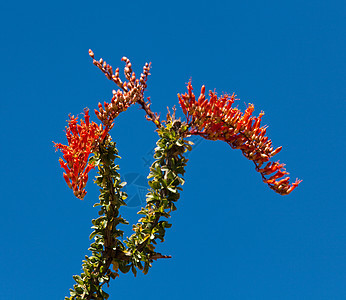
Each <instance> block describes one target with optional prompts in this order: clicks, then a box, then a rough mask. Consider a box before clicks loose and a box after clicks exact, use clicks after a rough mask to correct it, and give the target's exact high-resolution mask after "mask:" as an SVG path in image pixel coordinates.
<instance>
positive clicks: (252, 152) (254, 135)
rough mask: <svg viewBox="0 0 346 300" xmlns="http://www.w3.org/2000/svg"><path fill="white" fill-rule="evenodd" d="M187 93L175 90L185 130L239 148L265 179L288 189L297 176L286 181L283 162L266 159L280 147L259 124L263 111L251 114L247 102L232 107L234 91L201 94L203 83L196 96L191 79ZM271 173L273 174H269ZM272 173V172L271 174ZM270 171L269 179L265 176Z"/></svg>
mask: <svg viewBox="0 0 346 300" xmlns="http://www.w3.org/2000/svg"><path fill="white" fill-rule="evenodd" d="M187 90H188V93H185V94H184V95H180V94H178V98H179V103H180V106H181V108H182V110H183V112H184V114H185V116H186V118H187V123H188V125H189V133H190V134H193V135H200V136H202V137H203V138H205V139H209V140H221V141H225V142H226V143H228V144H229V145H230V146H231V147H232V148H233V149H240V150H241V151H242V153H243V155H244V156H245V157H246V158H248V159H249V160H252V161H253V162H254V164H255V166H256V171H258V172H259V173H260V174H261V176H262V179H263V181H264V182H265V183H267V184H268V185H269V187H270V188H271V189H273V190H274V191H275V192H277V193H279V194H281V195H288V194H289V193H290V192H292V191H293V190H294V189H295V188H296V187H297V186H298V184H299V183H300V182H301V180H298V179H297V180H296V181H295V182H294V183H292V184H290V183H289V177H286V178H284V179H281V180H280V178H281V177H283V176H285V175H288V174H289V173H288V172H286V170H285V168H284V164H280V163H279V162H269V160H270V159H271V158H272V157H273V156H274V155H276V154H277V153H279V152H280V151H281V149H282V147H278V148H276V149H274V148H273V146H272V141H271V140H270V139H268V137H267V136H265V134H266V129H267V127H266V126H262V127H261V120H262V116H263V115H264V113H263V112H261V113H260V114H259V116H257V117H256V116H253V115H252V114H253V111H254V106H253V104H249V106H248V107H247V108H246V110H245V112H244V113H243V112H241V111H240V110H239V109H238V108H235V107H232V104H233V103H234V101H235V100H236V99H235V95H234V94H233V95H227V94H225V95H222V96H221V97H217V95H216V93H214V92H212V91H209V97H210V98H209V99H206V97H205V86H204V85H203V86H202V89H201V93H200V96H199V97H198V99H197V100H196V97H195V95H194V93H193V92H192V90H193V88H192V85H191V82H189V83H188V85H187ZM273 173H275V174H273ZM272 174H273V175H272ZM266 175H271V176H270V178H269V179H267V178H266V177H265V176H266Z"/></svg>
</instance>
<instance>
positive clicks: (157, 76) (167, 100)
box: [0, 0, 346, 300]
mask: <svg viewBox="0 0 346 300" xmlns="http://www.w3.org/2000/svg"><path fill="white" fill-rule="evenodd" d="M345 20H346V4H345V2H344V1H341V0H340V1H338V0H336V1H319V0H314V1H307V0H303V1H302V0H300V1H297V0H293V1H273V0H272V1H250V0H249V1H226V0H224V1H201V0H199V1H180V0H178V1H174V2H165V1H102V2H100V3H97V2H96V1H65V0H63V1H54V2H51V1H12V2H11V1H8V2H7V3H5V2H4V3H2V4H1V9H0V26H1V32H0V38H1V47H0V54H1V67H0V80H1V89H0V98H1V101H0V114H1V118H0V126H1V128H2V130H1V133H0V138H1V148H0V155H1V158H2V172H1V174H0V180H1V181H0V182H1V190H0V198H1V205H2V210H1V224H2V237H1V242H0V246H1V247H0V249H1V250H0V253H1V257H2V262H1V273H0V290H1V294H0V295H1V296H0V297H1V299H10V300H11V299H20V300H26V299H36V300H40V299H44V300H47V299H49V300H54V299H63V298H64V296H66V295H68V290H69V288H70V287H71V286H72V285H73V279H72V275H73V274H79V273H80V271H81V261H82V259H83V258H84V255H85V254H88V251H87V248H88V246H89V244H90V241H89V240H88V236H89V234H90V233H91V229H90V227H91V219H92V218H96V217H97V209H96V208H93V207H92V205H93V203H95V201H96V199H97V196H98V191H97V188H96V187H95V186H94V185H93V184H92V182H89V184H88V186H87V188H88V195H87V196H86V198H85V200H84V201H80V200H78V199H76V198H74V196H73V194H72V192H71V190H70V189H68V187H67V186H66V184H65V182H64V180H63V178H62V170H61V169H60V167H59V164H58V157H59V154H58V153H55V152H54V149H53V143H52V141H53V140H54V141H56V142H65V141H66V140H65V136H64V131H63V130H64V127H65V125H66V119H67V118H68V114H69V113H71V114H74V115H76V114H79V113H81V112H82V111H83V109H84V108H85V107H89V108H90V109H91V110H93V109H94V108H96V106H97V103H98V102H99V101H105V100H106V101H108V100H109V99H110V97H111V91H112V89H113V88H114V85H113V84H112V83H111V82H109V81H107V80H106V78H105V77H104V76H103V74H102V73H101V72H100V71H99V70H98V69H97V68H96V67H95V66H93V65H92V63H91V60H90V58H89V56H88V49H89V48H91V49H93V50H94V52H95V55H96V56H97V57H103V58H104V59H106V60H107V62H109V63H111V65H113V67H116V66H119V67H123V63H122V62H121V61H120V59H121V57H122V56H124V55H126V56H127V57H129V58H130V59H131V61H132V64H133V67H134V70H135V71H137V73H138V72H140V71H141V69H142V66H143V64H144V63H145V62H149V61H151V62H152V66H153V67H152V72H151V73H152V76H150V78H149V81H148V85H149V87H148V90H147V94H146V95H147V96H150V97H151V99H152V103H153V104H152V109H153V110H154V111H157V112H162V114H164V115H165V113H166V107H167V106H170V107H172V106H173V105H177V104H178V100H177V97H176V94H177V93H184V92H185V90H186V85H185V83H186V82H187V81H188V80H189V79H190V78H192V83H193V85H194V87H195V89H196V90H199V88H200V86H201V85H202V84H205V85H206V88H207V90H208V89H212V90H214V89H216V91H217V92H219V93H221V92H228V93H232V92H235V93H236V94H237V95H238V98H240V101H239V107H240V108H242V109H243V108H244V103H249V102H250V103H254V104H255V109H256V111H255V112H257V113H259V112H260V111H261V110H264V111H265V113H266V115H265V116H264V123H265V124H267V125H269V129H268V130H267V133H268V135H269V137H270V138H271V139H272V140H273V144H274V145H275V146H280V145H281V146H283V150H282V151H281V153H280V154H279V155H278V156H277V158H278V159H280V161H281V162H284V163H286V166H287V170H288V171H289V172H290V173H291V176H292V177H293V179H295V178H296V177H299V178H301V179H303V180H304V181H303V183H302V184H301V185H300V186H299V187H298V188H297V189H296V190H295V191H294V192H293V193H292V194H291V195H289V196H286V197H282V196H279V195H277V194H275V193H274V192H273V191H272V190H270V189H269V188H268V187H267V186H266V185H265V184H263V183H262V182H261V178H260V176H259V174H257V173H256V172H255V171H254V168H253V164H252V163H251V162H250V161H248V160H246V159H245V158H244V157H243V156H242V155H241V153H240V151H236V150H232V149H231V148H230V147H228V146H227V145H226V144H223V143H221V142H211V141H203V142H201V143H200V144H199V145H198V146H197V147H195V149H194V150H193V151H192V152H191V153H190V155H189V159H190V161H189V164H188V167H187V172H186V176H185V179H186V183H185V186H184V191H183V192H182V195H181V199H180V201H179V202H178V204H177V206H178V210H177V211H176V212H175V213H174V216H173V218H172V220H171V221H172V222H173V227H172V228H171V229H170V230H169V232H168V234H167V239H166V242H165V243H164V244H162V245H160V250H161V251H162V253H164V254H170V255H172V259H170V260H161V261H158V262H156V263H154V266H153V268H152V269H151V270H150V272H149V274H148V275H146V276H144V275H139V276H138V277H137V278H134V277H133V276H132V275H131V274H126V275H121V276H120V278H118V279H116V280H114V281H112V282H111V287H110V288H109V293H110V295H111V297H110V299H118V298H119V299H120V297H121V298H124V299H142V300H147V299H153V298H158V297H160V298H164V299H266V300H267V299H314V300H317V299H346V284H345V282H346V254H345V253H346V252H345V248H346V235H345V229H346V228H345V226H346V218H345V212H346V197H345V187H346V180H345V167H346V163H345V147H346V138H345V129H346V126H345V125H346V124H345V113H346V109H345V108H346V104H345V100H346V89H345V86H346V81H345V69H346V68H345V67H346V59H345V50H346V49H345V48H346V47H345V46H346V43H345V27H346V21H345ZM94 120H95V121H96V118H94ZM154 129H155V128H154V126H153V124H151V123H149V122H147V121H146V120H145V119H144V113H143V111H141V110H140V109H139V108H138V107H132V108H131V109H129V111H128V112H126V113H125V114H122V115H121V116H120V117H119V118H118V119H117V124H116V126H115V128H114V129H113V131H112V133H111V134H112V136H113V137H114V139H115V140H116V141H117V144H118V149H119V151H120V155H121V156H122V157H123V159H122V160H121V161H119V164H120V167H121V173H122V174H123V175H125V177H126V176H127V177H128V178H130V180H129V181H131V178H132V177H131V175H129V174H130V173H134V174H137V175H138V178H139V179H138V181H132V182H133V183H132V184H130V185H129V187H128V192H129V196H130V197H131V199H133V200H134V202H133V203H135V200H137V201H139V202H140V201H141V198H140V197H139V196H138V195H139V194H136V193H140V191H141V186H142V183H141V178H143V176H144V177H146V175H147V172H148V170H147V167H146V166H145V163H144V160H143V158H145V159H149V160H150V159H152V158H151V156H150V154H149V157H148V152H150V151H151V150H152V148H153V146H154V143H155V141H156V133H154ZM93 174H95V173H93ZM91 177H92V176H91ZM136 182H137V184H138V185H135V184H134V183H136ZM136 195H137V199H136ZM133 206H136V204H133V205H132V207H129V208H124V210H123V215H124V216H125V217H126V218H128V219H129V220H130V221H131V222H133V221H135V220H136V219H137V216H136V212H137V209H138V207H133ZM118 294H119V295H118ZM152 295H154V296H153V298H152Z"/></svg>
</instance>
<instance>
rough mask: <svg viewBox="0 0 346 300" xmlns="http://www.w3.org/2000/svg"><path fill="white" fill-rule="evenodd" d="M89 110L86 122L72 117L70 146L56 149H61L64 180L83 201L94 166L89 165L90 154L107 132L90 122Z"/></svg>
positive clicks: (86, 112) (69, 121) (69, 131)
mask: <svg viewBox="0 0 346 300" xmlns="http://www.w3.org/2000/svg"><path fill="white" fill-rule="evenodd" d="M89 119H90V116H89V110H88V109H85V111H84V120H85V121H83V120H82V119H81V120H80V124H78V117H76V118H75V117H74V116H72V117H71V116H70V120H68V127H66V137H67V141H68V145H62V144H60V143H59V144H57V143H54V144H55V147H56V149H60V150H61V152H62V153H63V157H64V159H65V161H66V162H64V161H63V159H62V158H60V159H59V162H60V165H61V167H62V168H63V169H64V170H65V172H66V173H64V174H63V176H64V179H65V181H66V183H67V185H68V186H69V188H71V189H72V190H73V193H74V195H75V196H76V197H77V198H79V199H83V198H84V196H85V195H86V193H87V192H86V191H85V189H84V188H85V186H86V183H87V181H88V172H89V171H90V170H91V169H92V168H94V166H93V165H92V164H90V163H88V158H89V155H90V153H92V152H93V149H94V147H95V146H96V145H97V142H98V141H99V140H100V139H103V138H104V137H105V135H106V134H107V132H106V131H105V130H102V125H100V126H98V125H97V124H96V123H95V122H90V120H89Z"/></svg>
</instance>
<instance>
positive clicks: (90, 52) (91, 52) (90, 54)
mask: <svg viewBox="0 0 346 300" xmlns="http://www.w3.org/2000/svg"><path fill="white" fill-rule="evenodd" d="M89 56H90V57H91V58H94V52H93V51H92V50H91V49H89Z"/></svg>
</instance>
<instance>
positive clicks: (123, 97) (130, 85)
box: [89, 50, 156, 131]
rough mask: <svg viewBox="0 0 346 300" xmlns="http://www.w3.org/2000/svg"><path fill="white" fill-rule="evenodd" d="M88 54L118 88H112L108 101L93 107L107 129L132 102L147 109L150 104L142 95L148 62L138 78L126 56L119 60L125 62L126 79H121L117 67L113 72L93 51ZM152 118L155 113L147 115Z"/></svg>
mask: <svg viewBox="0 0 346 300" xmlns="http://www.w3.org/2000/svg"><path fill="white" fill-rule="evenodd" d="M89 55H90V57H91V58H92V59H93V64H94V65H95V66H97V67H98V68H99V69H100V70H101V71H102V72H103V73H104V74H105V76H106V77H107V78H108V79H109V80H111V81H113V82H114V83H115V84H116V85H117V86H118V87H119V88H120V89H118V90H117V91H115V90H113V97H112V100H111V102H110V103H107V102H104V105H102V104H101V103H99V104H98V107H99V110H96V109H95V114H96V116H97V117H98V118H99V120H100V121H101V122H102V123H103V125H105V126H106V130H107V131H109V130H110V129H111V128H112V127H113V125H114V124H113V121H114V119H115V118H116V117H117V116H118V115H119V114H120V113H121V112H123V111H126V110H127V108H129V107H130V106H131V105H132V104H134V103H136V102H138V103H139V104H140V105H141V106H142V107H143V108H144V109H145V110H146V111H149V110H148V109H149V107H150V104H149V103H146V102H145V101H144V98H143V95H144V91H145V89H146V87H147V84H146V82H147V79H148V76H149V75H150V73H149V71H150V64H148V63H146V64H145V65H144V67H143V73H141V77H140V79H137V78H136V75H135V72H133V71H132V64H131V62H130V60H129V59H128V58H127V57H123V58H122V59H121V60H122V61H124V62H125V64H126V66H125V68H124V74H125V78H126V79H127V81H124V82H123V81H122V80H121V79H120V77H119V68H117V69H116V70H115V72H113V68H112V66H110V65H109V64H107V63H106V62H105V61H104V60H103V59H102V58H100V59H99V60H96V59H95V58H94V53H93V52H92V51H91V50H89ZM149 117H151V118H152V119H153V120H154V119H156V116H155V115H152V116H149Z"/></svg>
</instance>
